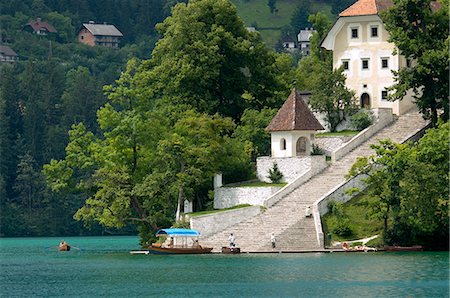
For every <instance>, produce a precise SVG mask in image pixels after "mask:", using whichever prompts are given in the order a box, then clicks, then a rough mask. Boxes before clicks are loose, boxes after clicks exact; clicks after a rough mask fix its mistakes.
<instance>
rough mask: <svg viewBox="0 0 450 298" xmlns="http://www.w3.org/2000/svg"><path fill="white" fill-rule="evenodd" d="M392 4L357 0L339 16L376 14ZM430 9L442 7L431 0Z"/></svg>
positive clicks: (380, 0) (391, 2)
mask: <svg viewBox="0 0 450 298" xmlns="http://www.w3.org/2000/svg"><path fill="white" fill-rule="evenodd" d="M392 5H394V2H393V1H392V0H358V1H356V2H355V3H353V5H350V7H348V8H347V9H345V10H344V11H342V12H341V13H340V14H339V16H340V17H353V16H365V15H373V14H378V13H380V12H382V11H384V10H386V9H388V8H389V7H391V6H392ZM430 5H431V9H432V10H433V11H436V10H438V9H440V8H441V7H442V4H441V3H439V2H438V1H431V3H430Z"/></svg>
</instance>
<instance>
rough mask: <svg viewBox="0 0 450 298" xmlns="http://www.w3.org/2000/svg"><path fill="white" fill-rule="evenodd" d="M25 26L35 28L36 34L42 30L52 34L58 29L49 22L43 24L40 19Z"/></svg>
mask: <svg viewBox="0 0 450 298" xmlns="http://www.w3.org/2000/svg"><path fill="white" fill-rule="evenodd" d="M25 26H30V27H31V28H33V31H35V32H36V31H39V30H40V29H41V28H44V29H46V30H47V31H48V32H50V33H55V32H57V31H56V29H55V28H54V27H53V26H52V25H50V24H49V23H47V22H43V21H41V20H40V19H37V20H35V21H30V22H28V24H26V25H25Z"/></svg>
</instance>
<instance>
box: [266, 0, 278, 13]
mask: <svg viewBox="0 0 450 298" xmlns="http://www.w3.org/2000/svg"><path fill="white" fill-rule="evenodd" d="M267 6H269V9H270V13H276V12H278V9H277V0H267Z"/></svg>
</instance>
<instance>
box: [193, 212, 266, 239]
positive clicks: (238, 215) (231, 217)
mask: <svg viewBox="0 0 450 298" xmlns="http://www.w3.org/2000/svg"><path fill="white" fill-rule="evenodd" d="M259 213H261V207H260V206H250V207H245V208H239V209H232V210H226V211H222V212H216V213H212V214H205V215H200V216H195V217H191V218H190V219H189V222H190V226H191V229H194V230H197V231H199V232H200V237H201V238H204V237H208V236H210V235H212V234H215V233H217V232H220V231H223V230H225V229H226V228H228V227H231V226H233V225H235V224H238V223H240V222H241V221H244V220H246V219H248V218H250V217H253V216H256V215H258V214H259Z"/></svg>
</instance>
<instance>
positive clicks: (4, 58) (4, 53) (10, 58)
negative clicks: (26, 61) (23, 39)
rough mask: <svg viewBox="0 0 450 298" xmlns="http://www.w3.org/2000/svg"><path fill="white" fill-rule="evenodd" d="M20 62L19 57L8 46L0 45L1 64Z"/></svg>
mask: <svg viewBox="0 0 450 298" xmlns="http://www.w3.org/2000/svg"><path fill="white" fill-rule="evenodd" d="M18 60H19V56H18V55H17V53H16V52H14V50H13V49H11V48H10V47H8V46H3V45H0V62H6V63H14V62H16V61H18Z"/></svg>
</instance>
